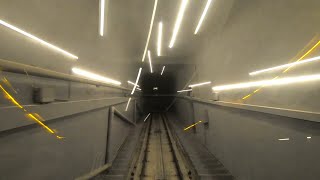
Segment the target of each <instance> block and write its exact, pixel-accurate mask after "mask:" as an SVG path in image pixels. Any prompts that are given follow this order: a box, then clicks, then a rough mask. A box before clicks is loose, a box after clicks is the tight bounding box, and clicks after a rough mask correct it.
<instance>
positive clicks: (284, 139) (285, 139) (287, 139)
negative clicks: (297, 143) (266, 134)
mask: <svg viewBox="0 0 320 180" xmlns="http://www.w3.org/2000/svg"><path fill="white" fill-rule="evenodd" d="M278 140H279V141H289V140H290V139H289V138H282V139H278Z"/></svg>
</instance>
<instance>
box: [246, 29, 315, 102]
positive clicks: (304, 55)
mask: <svg viewBox="0 0 320 180" xmlns="http://www.w3.org/2000/svg"><path fill="white" fill-rule="evenodd" d="M316 38H317V35H316V36H315V37H313V38H312V39H311V41H310V42H309V43H308V44H307V46H305V47H304V48H303V49H302V50H301V51H300V52H303V51H304V50H305V49H306V48H307V47H308V46H309V45H311V43H312V42H313V41H314V39H316ZM319 45H320V41H318V42H317V43H316V44H315V45H314V46H312V47H311V48H310V49H309V50H308V51H307V52H306V53H305V54H303V55H302V56H301V57H300V58H299V59H298V60H296V62H298V61H300V60H302V59H303V58H305V57H306V56H307V55H309V54H310V53H311V52H313V51H314V50H315V49H316V48H317V47H318V46H319ZM300 52H299V53H298V54H297V55H296V56H298V55H299V54H300ZM296 56H295V57H296ZM290 69H291V67H288V68H287V69H285V70H284V71H282V74H284V73H286V72H288V71H290ZM277 78H279V76H276V77H275V79H277ZM261 89H263V87H259V88H258V89H256V90H254V91H253V92H252V93H250V94H248V95H245V96H243V97H242V100H245V99H247V98H249V97H252V96H253V95H254V94H256V93H257V92H259V91H260V90H261Z"/></svg>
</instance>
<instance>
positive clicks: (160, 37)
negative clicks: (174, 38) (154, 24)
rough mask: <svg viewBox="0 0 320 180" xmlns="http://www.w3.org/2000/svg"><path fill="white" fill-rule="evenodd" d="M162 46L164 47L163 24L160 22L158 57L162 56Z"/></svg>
mask: <svg viewBox="0 0 320 180" xmlns="http://www.w3.org/2000/svg"><path fill="white" fill-rule="evenodd" d="M161 46H162V22H159V30H158V47H157V53H158V56H161Z"/></svg>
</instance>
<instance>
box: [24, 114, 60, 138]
mask: <svg viewBox="0 0 320 180" xmlns="http://www.w3.org/2000/svg"><path fill="white" fill-rule="evenodd" d="M26 116H27V117H29V118H30V119H32V120H34V121H35V122H37V123H38V124H40V125H41V126H42V127H44V128H45V129H46V130H48V131H49V132H50V133H51V134H54V131H53V130H52V129H50V128H49V127H48V126H46V125H45V124H44V123H43V122H41V121H40V120H39V119H38V118H36V117H35V116H34V115H33V114H31V113H28V114H26Z"/></svg>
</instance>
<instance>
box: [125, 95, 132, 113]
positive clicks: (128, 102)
mask: <svg viewBox="0 0 320 180" xmlns="http://www.w3.org/2000/svg"><path fill="white" fill-rule="evenodd" d="M130 101H131V98H129V100H128V103H127V106H126V110H125V111H128V107H129V104H130Z"/></svg>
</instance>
